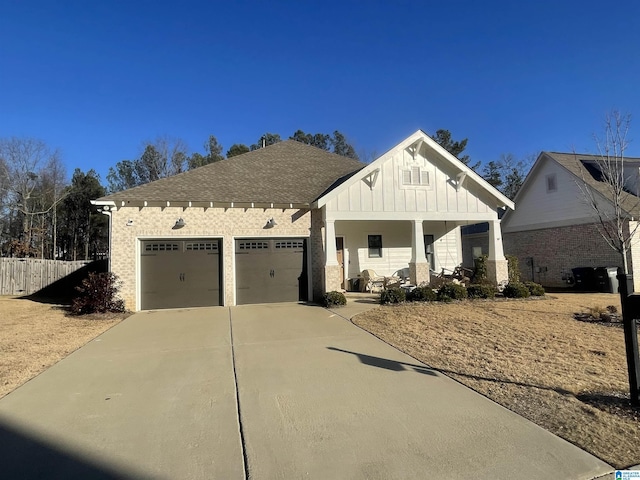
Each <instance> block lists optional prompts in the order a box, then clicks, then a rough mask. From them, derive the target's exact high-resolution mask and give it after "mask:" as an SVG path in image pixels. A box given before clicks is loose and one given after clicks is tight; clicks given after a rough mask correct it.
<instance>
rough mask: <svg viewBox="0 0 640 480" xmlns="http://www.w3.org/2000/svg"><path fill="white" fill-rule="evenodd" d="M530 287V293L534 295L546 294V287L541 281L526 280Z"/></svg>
mask: <svg viewBox="0 0 640 480" xmlns="http://www.w3.org/2000/svg"><path fill="white" fill-rule="evenodd" d="M524 284H525V285H526V286H527V288H528V289H529V293H530V294H531V295H532V296H534V297H542V296H544V287H543V286H542V285H540V284H539V283H535V282H525V283H524Z"/></svg>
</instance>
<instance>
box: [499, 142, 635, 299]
mask: <svg viewBox="0 0 640 480" xmlns="http://www.w3.org/2000/svg"><path fill="white" fill-rule="evenodd" d="M598 158H599V157H598V156H594V155H584V154H574V153H555V152H542V153H541V154H540V156H539V157H538V159H537V160H536V163H535V164H534V165H533V167H532V168H531V171H530V172H529V175H527V178H526V179H525V181H524V183H523V185H522V187H521V188H520V190H519V191H518V194H517V195H516V197H515V199H514V201H515V202H516V203H517V204H518V209H517V210H514V211H508V212H507V213H506V214H505V216H504V218H503V219H502V231H503V235H504V248H505V252H506V253H507V254H511V255H515V256H517V257H518V259H519V263H520V270H521V272H522V274H523V279H524V280H534V281H536V282H538V283H541V284H543V285H545V286H548V287H562V286H564V287H566V286H569V285H571V284H572V283H573V277H572V269H574V268H578V267H619V266H621V264H622V261H621V257H620V254H619V253H617V252H616V251H615V250H613V249H612V248H611V247H610V246H609V245H608V244H607V242H606V241H605V240H604V238H603V237H602V236H601V235H600V233H599V232H598V230H597V224H596V221H597V218H596V217H595V216H594V210H593V208H592V207H591V206H590V205H589V204H588V203H587V200H586V198H585V194H584V191H586V190H585V189H588V191H590V192H592V194H593V195H594V196H595V198H596V199H598V201H599V202H601V205H602V208H612V203H611V200H610V198H611V197H609V195H608V193H607V188H606V187H607V185H606V184H605V183H604V182H603V181H602V174H601V173H600V170H599V168H598V163H597V160H598ZM625 165H626V167H625V169H627V168H628V172H627V173H628V174H627V175H626V177H627V178H628V179H629V185H628V188H627V190H628V191H627V192H626V193H624V197H625V198H624V205H625V206H626V208H627V210H628V213H629V214H630V215H632V216H635V218H638V216H639V215H640V208H639V204H638V197H637V194H638V168H639V167H640V159H638V158H625ZM633 225H635V222H632V228H633ZM627 228H629V226H628V225H627ZM634 260H635V261H634ZM628 261H629V271H630V273H632V272H633V273H634V274H635V278H637V279H640V250H638V247H637V246H636V247H634V246H633V245H632V251H631V252H629V254H628ZM636 270H637V272H636ZM636 289H638V286H636Z"/></svg>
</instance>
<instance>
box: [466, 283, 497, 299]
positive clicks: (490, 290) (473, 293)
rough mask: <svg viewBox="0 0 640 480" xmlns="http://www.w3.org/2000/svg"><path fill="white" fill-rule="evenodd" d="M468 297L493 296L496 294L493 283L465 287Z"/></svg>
mask: <svg viewBox="0 0 640 480" xmlns="http://www.w3.org/2000/svg"><path fill="white" fill-rule="evenodd" d="M467 294H468V296H469V298H493V297H495V296H496V289H495V287H494V286H493V285H487V284H484V283H483V284H474V285H469V286H468V287H467Z"/></svg>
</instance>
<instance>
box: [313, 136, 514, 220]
mask: <svg viewBox="0 0 640 480" xmlns="http://www.w3.org/2000/svg"><path fill="white" fill-rule="evenodd" d="M423 144H424V145H427V146H428V147H429V148H431V150H432V151H434V152H436V153H437V154H438V156H439V157H441V158H442V159H443V160H444V161H446V162H448V163H449V164H451V165H452V166H453V168H454V169H455V170H457V171H458V172H459V174H458V175H459V176H460V178H461V180H460V181H462V182H464V181H469V180H472V181H473V182H475V183H476V184H477V185H479V186H480V187H481V188H482V189H484V190H485V191H486V192H487V193H488V194H489V195H490V196H492V197H493V198H495V199H496V206H499V207H509V208H510V209H512V210H513V209H514V208H515V204H514V203H513V202H512V201H511V200H509V199H508V198H507V197H506V196H505V195H503V194H502V193H501V192H499V191H498V190H497V189H496V188H494V187H493V186H492V185H491V184H490V183H489V182H487V181H486V180H485V179H484V178H482V177H481V176H480V175H479V174H478V173H476V172H475V171H474V170H473V169H472V168H471V167H469V166H468V165H466V164H465V163H464V162H462V161H460V160H458V159H457V158H456V157H455V156H453V155H451V153H449V152H448V151H447V150H446V149H444V148H443V147H442V146H441V145H439V144H438V143H437V142H436V141H435V140H434V139H433V138H431V137H430V136H429V135H428V134H426V133H425V132H423V131H422V130H418V131H416V132H415V133H414V134H413V135H410V136H409V137H407V138H406V139H405V140H403V141H402V142H400V143H399V144H398V145H396V146H395V147H393V148H392V149H390V150H389V151H387V152H385V153H384V154H383V155H381V156H380V157H378V158H377V159H376V160H374V161H373V162H371V163H370V164H369V165H367V166H366V167H364V168H363V169H361V170H360V171H358V172H355V174H353V175H351V176H350V178H348V179H345V181H344V182H341V185H339V186H336V187H334V188H332V189H331V190H329V191H327V192H325V193H324V194H323V195H322V196H321V197H320V198H318V200H317V202H316V205H317V206H318V207H321V206H323V205H325V204H326V203H327V202H329V201H330V200H331V199H332V198H333V197H334V196H335V195H338V194H339V193H340V192H341V191H342V190H344V189H346V188H349V186H351V185H353V184H354V183H355V182H358V181H360V180H362V179H363V178H366V177H367V176H368V175H371V174H372V173H374V172H375V171H376V170H379V169H380V167H381V165H382V164H383V163H384V162H385V161H387V160H388V159H389V157H391V156H392V155H394V154H395V153H396V152H400V151H402V150H404V149H407V148H409V147H412V146H415V147H416V148H417V149H420V148H421V147H422V145H423Z"/></svg>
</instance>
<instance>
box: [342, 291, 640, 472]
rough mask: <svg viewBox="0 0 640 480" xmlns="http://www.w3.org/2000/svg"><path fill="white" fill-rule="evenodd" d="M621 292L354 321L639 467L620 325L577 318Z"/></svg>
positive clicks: (400, 311) (639, 414) (416, 307)
mask: <svg viewBox="0 0 640 480" xmlns="http://www.w3.org/2000/svg"><path fill="white" fill-rule="evenodd" d="M608 305H614V306H616V307H617V309H618V310H619V309H620V298H619V296H618V295H615V294H603V293H598V294H574V293H562V294H551V295H548V296H547V297H545V298H541V299H527V300H502V299H500V300H495V301H492V300H477V301H473V302H470V301H464V302H459V303H451V304H437V303H432V304H428V303H427V304H404V305H396V306H384V307H379V308H376V309H373V310H370V311H367V312H365V313H362V314H360V315H357V316H356V317H355V318H354V319H353V322H354V323H355V324H356V325H359V326H360V327H362V328H364V329H365V330H367V331H369V332H371V333H372V334H374V335H376V336H377V337H379V338H381V339H382V340H384V341H385V342H387V343H389V344H391V345H394V346H395V347H397V348H398V349H400V350H402V351H403V352H405V353H407V354H409V355H411V356H412V357H414V358H416V359H418V360H420V361H422V362H423V363H425V364H426V365H429V366H430V367H432V368H434V369H437V370H440V371H441V372H443V373H445V374H446V375H448V376H450V377H452V378H454V379H456V380H457V381H459V382H461V383H463V384H465V385H467V386H469V387H470V388H472V389H474V390H476V391H477V392H479V393H481V394H483V395H485V396H487V397H489V398H490V399H492V400H494V401H495V402H497V403H499V404H501V405H503V406H505V407H507V408H509V409H510V410H513V411H514V412H516V413H518V414H520V415H522V416H524V417H526V418H528V419H529V420H531V421H533V422H535V423H537V424H538V425H540V426H542V427H543V428H545V429H547V430H549V431H550V432H553V433H555V434H556V435H559V436H560V437H563V438H565V439H566V440H568V441H570V442H572V443H574V444H575V445H577V446H579V447H580V448H583V449H584V450H587V451H588V452H591V453H592V454H594V455H596V456H597V457H599V458H601V459H602V460H604V461H606V462H607V463H610V464H611V465H613V466H615V467H616V468H624V467H628V466H631V465H636V464H640V410H638V409H633V408H631V407H630V406H629V400H628V398H629V384H628V377H627V364H626V357H625V346H624V338H623V331H622V328H620V327H619V326H605V325H598V324H590V323H585V322H581V321H578V320H576V319H574V314H575V313H581V312H586V311H588V309H589V308H593V307H601V308H602V309H604V308H605V307H606V306H608Z"/></svg>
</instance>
